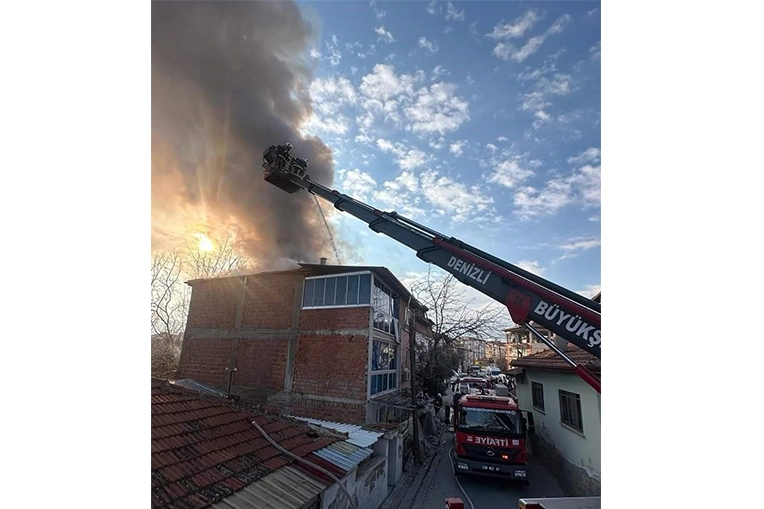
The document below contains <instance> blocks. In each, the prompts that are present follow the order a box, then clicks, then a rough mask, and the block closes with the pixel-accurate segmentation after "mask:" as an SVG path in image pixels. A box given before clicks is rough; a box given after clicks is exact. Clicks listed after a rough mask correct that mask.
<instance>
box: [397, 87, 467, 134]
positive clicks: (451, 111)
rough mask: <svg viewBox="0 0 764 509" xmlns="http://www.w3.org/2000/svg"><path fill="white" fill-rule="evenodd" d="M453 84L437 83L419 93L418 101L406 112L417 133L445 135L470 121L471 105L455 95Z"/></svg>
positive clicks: (413, 129)
mask: <svg viewBox="0 0 764 509" xmlns="http://www.w3.org/2000/svg"><path fill="white" fill-rule="evenodd" d="M455 92H456V85H454V84H453V83H435V84H433V85H432V86H430V87H429V89H428V88H427V87H422V88H420V89H419V90H418V91H417V94H416V100H415V101H414V103H413V104H412V105H411V106H408V107H407V108H406V110H405V112H406V116H407V117H408V119H409V120H411V124H410V126H408V127H407V129H411V130H412V131H413V132H415V133H435V132H437V133H440V134H445V133H447V132H450V131H455V130H456V129H458V128H459V126H461V125H462V124H463V123H464V122H466V121H468V120H469V119H470V114H469V103H468V102H467V101H465V100H464V99H462V98H460V97H458V96H456V95H455Z"/></svg>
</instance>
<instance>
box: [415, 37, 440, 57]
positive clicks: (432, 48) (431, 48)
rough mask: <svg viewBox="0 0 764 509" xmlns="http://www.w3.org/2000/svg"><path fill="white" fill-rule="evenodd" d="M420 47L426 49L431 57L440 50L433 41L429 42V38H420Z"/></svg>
mask: <svg viewBox="0 0 764 509" xmlns="http://www.w3.org/2000/svg"><path fill="white" fill-rule="evenodd" d="M419 47H420V48H424V49H426V50H427V53H429V54H430V55H434V54H435V53H437V52H438V50H439V49H440V48H438V46H436V45H435V44H434V43H433V42H432V41H428V40H427V37H420V38H419Z"/></svg>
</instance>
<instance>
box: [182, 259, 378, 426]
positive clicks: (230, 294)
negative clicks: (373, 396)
mask: <svg viewBox="0 0 764 509" xmlns="http://www.w3.org/2000/svg"><path fill="white" fill-rule="evenodd" d="M305 275H306V272H305V271H289V272H280V273H273V274H259V275H256V276H247V277H246V279H245V278H225V279H219V280H207V281H203V282H199V283H197V284H195V285H194V287H193V290H192V297H191V306H190V310H189V318H188V325H187V329H186V335H185V338H184V343H183V351H182V353H181V360H180V367H179V369H178V373H177V376H178V377H179V378H193V379H195V380H198V381H199V382H202V383H206V384H209V385H211V386H213V387H215V388H218V389H219V390H221V391H226V390H227V385H228V381H229V373H230V371H229V370H233V369H235V372H234V374H233V377H232V380H231V385H232V387H231V394H233V395H236V396H239V397H241V398H242V399H244V400H245V401H247V402H252V403H256V404H261V405H262V407H263V408H264V409H266V410H269V411H273V412H278V413H291V414H297V415H304V416H306V417H314V418H317V419H326V420H331V421H339V422H348V423H357V424H363V423H366V422H367V418H366V417H367V416H366V394H367V370H368V362H369V357H368V349H369V339H368V338H369V334H370V329H371V312H370V309H371V308H370V307H369V306H361V307H348V308H328V309H306V310H302V309H301V307H302V288H303V278H304V277H305Z"/></svg>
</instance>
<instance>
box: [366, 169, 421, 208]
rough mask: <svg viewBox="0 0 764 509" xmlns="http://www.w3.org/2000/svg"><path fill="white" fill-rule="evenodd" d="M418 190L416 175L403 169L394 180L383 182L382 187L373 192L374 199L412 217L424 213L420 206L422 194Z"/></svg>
mask: <svg viewBox="0 0 764 509" xmlns="http://www.w3.org/2000/svg"><path fill="white" fill-rule="evenodd" d="M418 191H419V181H418V179H417V178H416V176H415V175H414V174H413V173H412V172H410V171H404V172H402V173H401V174H400V175H398V176H397V177H396V178H395V179H394V180H389V181H387V182H385V183H384V184H383V185H382V189H381V190H378V191H376V192H375V193H374V199H375V200H377V201H379V202H381V203H384V204H385V205H387V206H389V207H392V208H393V209H396V210H398V211H401V212H402V213H403V214H404V215H407V216H409V217H412V218H414V217H417V216H422V215H423V214H424V213H425V210H424V209H423V208H422V207H421V206H420V203H421V201H422V195H421V193H419V192H418Z"/></svg>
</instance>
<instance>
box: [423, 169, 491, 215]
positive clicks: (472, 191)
mask: <svg viewBox="0 0 764 509" xmlns="http://www.w3.org/2000/svg"><path fill="white" fill-rule="evenodd" d="M421 189H422V193H423V194H424V196H425V198H426V199H427V201H428V202H429V203H430V204H431V205H432V206H433V207H434V212H435V214H437V215H446V214H448V215H450V216H451V219H452V221H454V222H457V223H458V222H463V221H466V220H467V219H468V218H470V217H472V216H474V215H479V214H480V213H482V212H484V211H486V210H488V209H489V205H490V204H491V203H493V198H491V197H490V196H486V195H484V194H483V192H482V190H481V189H480V188H478V187H477V186H471V187H467V186H465V185H464V184H463V183H461V182H456V181H454V180H452V179H451V178H449V177H446V176H439V174H438V172H437V171H435V170H427V171H425V172H424V173H422V176H421Z"/></svg>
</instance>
